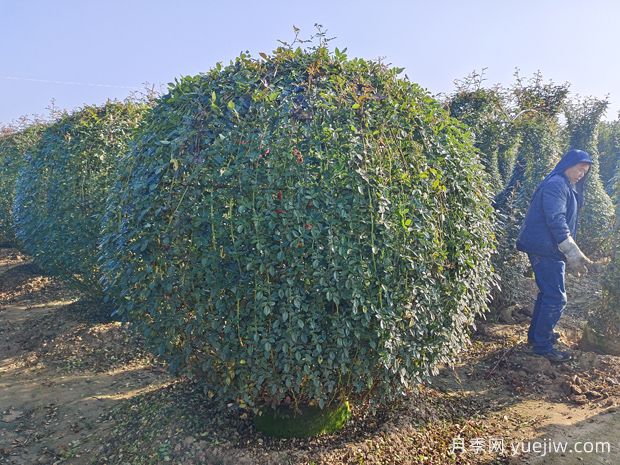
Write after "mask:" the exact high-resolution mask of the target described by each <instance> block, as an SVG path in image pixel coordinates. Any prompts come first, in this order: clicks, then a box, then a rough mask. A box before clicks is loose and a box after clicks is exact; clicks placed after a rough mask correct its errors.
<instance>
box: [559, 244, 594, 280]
mask: <svg viewBox="0 0 620 465" xmlns="http://www.w3.org/2000/svg"><path fill="white" fill-rule="evenodd" d="M558 248H559V249H560V252H562V253H563V254H564V256H565V257H566V264H567V265H568V270H569V271H570V272H571V273H573V274H576V275H578V276H579V275H582V274H587V273H588V268H587V265H592V263H593V262H592V260H590V259H589V258H588V257H586V256H585V255H584V253H583V252H582V251H581V249H580V248H579V246H578V245H577V243H576V242H575V241H574V240H573V238H572V237H571V236H568V239H566V240H565V241H564V242H560V244H558Z"/></svg>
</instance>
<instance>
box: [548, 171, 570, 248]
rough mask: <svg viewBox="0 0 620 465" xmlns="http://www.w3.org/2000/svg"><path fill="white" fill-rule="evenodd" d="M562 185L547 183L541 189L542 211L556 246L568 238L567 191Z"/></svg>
mask: <svg viewBox="0 0 620 465" xmlns="http://www.w3.org/2000/svg"><path fill="white" fill-rule="evenodd" d="M562 184H563V183H559V182H547V183H546V184H545V185H544V186H543V187H542V209H543V212H544V214H545V221H546V223H547V226H548V227H549V230H550V231H551V235H552V236H553V238H554V239H555V242H556V243H557V244H560V243H562V242H564V241H565V240H566V239H568V237H569V236H570V229H569V227H568V224H567V223H566V204H567V200H568V190H567V189H566V186H565V185H562Z"/></svg>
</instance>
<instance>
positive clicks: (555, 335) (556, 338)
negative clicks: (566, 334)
mask: <svg viewBox="0 0 620 465" xmlns="http://www.w3.org/2000/svg"><path fill="white" fill-rule="evenodd" d="M559 340H560V333H556V332H555V331H554V332H553V335H552V336H551V344H555V343H556V342H558V341H559ZM527 345H528V346H531V345H532V341H530V340H529V339H528V340H527Z"/></svg>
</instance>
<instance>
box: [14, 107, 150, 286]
mask: <svg viewBox="0 0 620 465" xmlns="http://www.w3.org/2000/svg"><path fill="white" fill-rule="evenodd" d="M145 109H146V106H145V105H142V104H136V103H131V102H124V103H121V102H108V103H107V104H105V105H104V106H101V107H95V106H88V107H85V108H83V109H81V110H79V111H77V112H75V113H72V114H64V115H62V116H61V117H60V118H59V119H58V121H56V122H54V123H53V124H51V125H50V126H49V127H48V128H47V129H46V130H45V131H44V132H43V134H42V135H41V138H40V141H39V143H38V145H36V146H35V147H34V148H33V149H32V150H31V151H29V152H28V154H27V156H26V162H25V163H24V164H23V166H22V169H21V170H20V173H19V177H18V179H17V183H16V195H15V203H14V217H15V223H16V232H17V236H18V239H19V240H20V242H21V243H22V244H23V246H24V248H25V250H26V251H27V252H28V253H29V254H31V255H32V256H33V257H34V260H35V263H37V264H38V265H39V266H40V267H41V268H43V269H44V270H46V271H48V272H49V273H52V274H56V275H60V276H62V277H64V278H66V279H68V280H70V281H72V282H74V283H75V284H77V285H80V286H81V287H84V288H88V289H90V290H91V291H92V292H98V290H99V287H98V279H99V273H98V265H97V256H98V249H97V241H98V238H99V233H100V229H101V218H102V216H103V213H104V211H105V205H106V199H107V194H108V189H109V186H110V184H111V183H112V180H113V175H114V174H115V170H114V167H115V164H116V160H117V158H118V157H119V156H120V155H121V154H122V153H123V152H125V151H126V150H127V145H128V143H129V141H130V140H131V137H132V135H133V132H134V130H135V128H136V127H137V125H138V123H139V121H140V119H141V117H142V115H143V114H144V112H145Z"/></svg>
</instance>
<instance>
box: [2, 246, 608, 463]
mask: <svg viewBox="0 0 620 465" xmlns="http://www.w3.org/2000/svg"><path fill="white" fill-rule="evenodd" d="M568 288H569V292H570V291H571V289H572V292H573V295H569V300H570V301H571V303H572V304H571V306H570V307H569V308H568V309H567V311H566V314H565V315H564V316H563V317H562V320H561V324H560V332H561V334H562V342H563V343H564V344H565V345H566V346H567V347H568V348H569V349H571V350H572V352H573V355H574V360H573V361H572V362H570V363H566V364H561V365H552V364H551V363H549V362H548V361H547V360H546V359H543V358H540V357H536V356H534V355H531V354H530V353H529V350H528V348H527V346H526V345H525V337H524V335H525V332H526V328H527V324H528V319H529V317H528V313H529V311H530V309H529V307H531V306H529V305H526V306H524V308H515V309H511V311H510V312H508V313H509V320H510V324H500V323H490V322H481V323H480V325H479V326H478V330H477V331H476V333H475V334H474V336H473V344H472V347H471V348H470V349H469V350H467V351H466V352H464V353H463V354H462V360H461V361H460V363H459V364H457V365H456V366H455V367H451V368H448V367H446V368H443V369H442V370H440V372H439V373H438V374H437V375H436V376H435V377H434V378H433V379H432V381H431V382H430V383H428V384H426V385H424V386H419V388H418V389H416V390H415V391H414V392H408V393H404V395H403V399H402V401H401V402H399V403H397V404H395V405H393V406H391V408H389V409H382V410H381V411H379V412H375V413H372V412H369V411H368V409H364V408H361V407H359V406H354V412H353V418H352V420H351V421H350V422H349V424H348V425H347V426H346V427H345V429H344V430H343V431H341V432H340V433H338V434H335V435H331V436H325V437H320V438H314V439H310V440H274V439H270V438H267V437H263V436H261V435H260V434H258V433H256V432H255V431H254V429H253V425H252V417H251V415H250V414H249V413H248V412H246V411H244V410H240V409H238V408H237V407H236V406H235V405H233V404H232V403H231V404H229V405H228V406H226V407H225V408H224V410H222V408H220V407H218V406H216V405H214V404H213V403H212V402H211V401H209V399H208V398H207V397H206V396H205V395H204V394H203V393H202V390H201V389H200V388H199V387H198V386H197V385H196V384H195V383H194V382H192V381H191V380H188V379H184V378H173V377H171V376H169V375H168V374H167V371H166V369H165V367H164V366H163V364H162V363H160V362H159V361H158V360H156V359H155V358H154V357H152V356H151V355H150V354H148V353H147V352H146V351H145V350H144V349H142V342H141V340H140V338H139V337H137V336H135V335H134V334H132V332H131V328H130V327H127V326H122V325H121V324H120V323H118V322H116V321H113V320H111V319H109V317H108V316H107V315H108V314H109V310H108V309H106V308H104V307H103V306H102V305H101V304H100V303H98V302H94V301H88V300H85V299H84V298H83V297H81V296H80V295H79V294H76V293H75V292H73V291H71V290H70V289H69V288H68V287H67V286H65V285H63V283H61V282H59V281H58V280H56V279H55V278H51V277H49V276H45V275H44V274H42V273H41V272H40V271H39V270H38V269H37V268H36V267H35V266H33V265H32V264H31V262H30V260H29V258H28V257H26V256H24V255H22V254H20V253H19V252H17V251H16V250H14V249H7V248H0V464H7V465H9V464H10V465H34V464H42V465H45V464H48V465H52V464H75V465H87V464H90V465H93V464H96V465H127V464H129V465H146V464H149V465H151V464H183V465H185V464H187V465H192V464H221V465H227V464H230V465H233V464H240V465H243V464H274V465H275V464H290V465H302V464H303V465H311V464H313V465H319V464H330V465H331V464H334V465H335V464H356V465H364V464H373V465H374V464H376V465H378V464H385V465H388V464H389V465H392V464H394V465H398V464H429V465H430V464H433V465H436V464H462V465H466V464H486V465H492V464H567V465H575V464H588V465H589V464H593V465H594V464H611V465H618V464H620V444H619V440H620V434H619V433H618V431H620V413H619V412H618V405H619V404H620V357H613V356H609V355H599V354H596V353H593V352H587V351H585V350H582V349H580V347H579V337H580V333H581V328H582V327H583V324H584V312H585V311H587V308H589V307H591V306H592V305H596V299H597V295H598V291H599V289H598V284H597V281H596V276H594V277H590V278H588V279H586V280H572V281H569V283H568ZM505 315H506V312H504V316H505ZM597 443H598V444H597ZM563 444H564V445H565V446H566V450H565V451H564V452H556V451H549V450H548V449H549V448H550V447H551V448H554V447H562V445H563ZM590 447H591V448H592V449H593V451H592V452H590V453H588V451H589V449H590ZM607 447H608V449H607ZM597 448H598V449H599V450H598V452H597V451H596V449H597ZM502 449H503V452H502ZM601 449H602V450H601ZM545 451H546V452H545ZM582 451H583V452H582Z"/></svg>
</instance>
